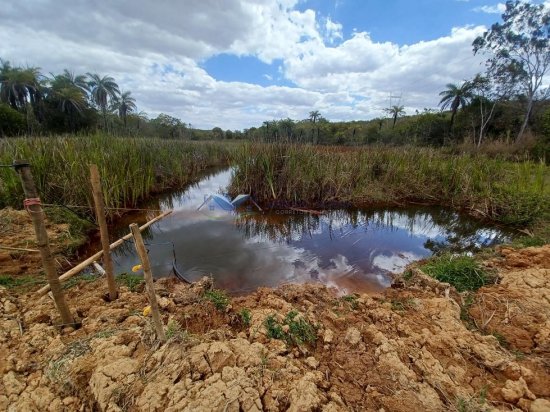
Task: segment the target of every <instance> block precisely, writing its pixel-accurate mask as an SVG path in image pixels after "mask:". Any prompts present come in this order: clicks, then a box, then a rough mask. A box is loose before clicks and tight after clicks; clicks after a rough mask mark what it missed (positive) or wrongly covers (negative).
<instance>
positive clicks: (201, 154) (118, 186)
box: [0, 134, 230, 217]
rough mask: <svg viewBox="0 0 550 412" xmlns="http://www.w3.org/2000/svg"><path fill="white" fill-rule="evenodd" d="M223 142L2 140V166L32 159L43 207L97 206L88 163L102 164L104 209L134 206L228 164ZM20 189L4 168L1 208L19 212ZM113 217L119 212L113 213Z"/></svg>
mask: <svg viewBox="0 0 550 412" xmlns="http://www.w3.org/2000/svg"><path fill="white" fill-rule="evenodd" d="M229 153H230V152H229V149H228V147H227V146H226V145H223V144H220V143H217V144H216V143H202V142H189V141H181V140H169V139H150V138H147V139H146V138H120V137H116V138H115V137H112V136H106V135H101V134H97V135H92V136H79V137H71V136H68V137H39V138H16V139H0V164H11V163H12V161H13V160H15V159H25V160H28V161H29V162H30V163H31V165H32V173H33V176H34V179H35V182H36V185H37V188H38V192H39V193H40V196H41V198H42V201H43V202H44V203H62V204H68V205H83V206H88V207H90V208H91V207H92V205H93V199H92V195H91V187H90V182H89V180H90V177H89V164H90V163H95V164H97V165H98V167H99V170H100V174H101V179H102V186H103V192H104V197H105V205H106V207H108V208H120V207H135V206H136V205H137V204H138V202H139V201H140V200H142V199H144V198H146V197H147V196H149V195H150V194H151V193H153V192H158V191H162V190H165V189H168V188H176V187H181V186H183V185H186V184H188V183H191V182H194V181H195V180H196V179H197V177H198V175H199V173H201V172H202V171H204V170H206V169H208V168H210V167H213V166H220V165H227V164H228V161H229ZM22 200H23V192H22V189H21V184H20V182H19V179H18V177H17V175H16V174H15V172H14V171H13V170H12V169H8V168H1V169H0V208H3V207H6V206H13V207H17V208H20V207H21V205H22ZM110 214H111V217H112V216H113V215H114V211H113V210H111V211H110Z"/></svg>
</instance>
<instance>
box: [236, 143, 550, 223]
mask: <svg viewBox="0 0 550 412" xmlns="http://www.w3.org/2000/svg"><path fill="white" fill-rule="evenodd" d="M233 160H234V164H235V165H236V169H235V173H234V178H233V181H232V186H231V192H233V193H251V194H252V195H253V197H254V199H255V200H256V201H259V202H261V203H263V204H264V205H266V204H272V205H275V206H279V207H281V206H289V205H294V206H302V207H303V206H308V207H327V206H330V205H336V204H338V205H341V204H349V205H353V206H370V205H379V206H382V205H401V206H403V205H407V204H411V203H424V204H434V205H435V204H437V205H444V206H450V207H453V208H455V209H460V210H464V211H466V212H468V213H470V214H472V215H476V216H479V217H485V218H490V219H492V220H494V221H499V222H503V223H506V224H512V225H526V224H529V223H532V222H534V221H535V220H537V219H541V218H542V219H548V216H549V205H550V190H549V186H548V182H549V177H550V168H549V167H548V166H546V165H545V164H544V163H543V162H536V161H523V162H510V161H505V160H500V159H492V158H489V157H487V156H485V155H475V154H448V153H444V152H443V151H441V150H437V149H431V148H418V147H400V148H395V147H379V146H376V147H365V148H341V147H316V146H309V145H294V144H250V143H246V144H242V145H241V146H239V147H238V148H236V150H235V151H234V154H233Z"/></svg>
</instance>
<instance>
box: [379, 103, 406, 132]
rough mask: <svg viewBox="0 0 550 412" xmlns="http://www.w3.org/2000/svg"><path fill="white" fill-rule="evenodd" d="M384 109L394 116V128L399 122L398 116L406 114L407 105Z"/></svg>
mask: <svg viewBox="0 0 550 412" xmlns="http://www.w3.org/2000/svg"><path fill="white" fill-rule="evenodd" d="M384 111H385V112H386V113H388V114H389V115H391V116H392V118H393V124H392V129H393V128H394V127H395V123H396V122H397V118H398V117H399V116H402V115H404V114H405V106H397V105H395V106H392V107H390V108H389V109H384Z"/></svg>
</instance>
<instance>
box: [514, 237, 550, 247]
mask: <svg viewBox="0 0 550 412" xmlns="http://www.w3.org/2000/svg"><path fill="white" fill-rule="evenodd" d="M546 243H547V242H546V240H545V239H543V238H542V237H538V236H522V237H520V238H517V239H514V241H513V242H512V246H515V247H520V248H522V247H538V246H544V245H545V244H546Z"/></svg>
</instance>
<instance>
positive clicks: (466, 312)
mask: <svg viewBox="0 0 550 412" xmlns="http://www.w3.org/2000/svg"><path fill="white" fill-rule="evenodd" d="M474 302H475V298H474V295H473V294H471V293H470V294H468V295H467V296H466V298H465V299H464V304H463V305H462V306H461V307H460V320H461V321H462V322H464V323H465V324H466V327H467V328H468V329H469V330H474V329H477V327H476V324H475V322H474V319H473V318H472V317H471V316H470V308H471V307H472V305H473V304H474Z"/></svg>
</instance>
